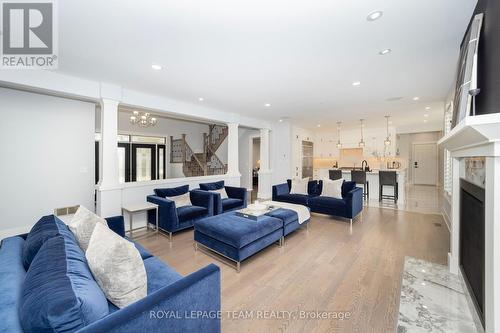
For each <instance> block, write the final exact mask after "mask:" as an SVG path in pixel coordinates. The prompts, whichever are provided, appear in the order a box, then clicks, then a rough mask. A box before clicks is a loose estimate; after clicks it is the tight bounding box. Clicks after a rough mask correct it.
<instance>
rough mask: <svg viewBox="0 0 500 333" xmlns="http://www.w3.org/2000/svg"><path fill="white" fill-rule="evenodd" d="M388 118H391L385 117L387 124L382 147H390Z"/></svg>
mask: <svg viewBox="0 0 500 333" xmlns="http://www.w3.org/2000/svg"><path fill="white" fill-rule="evenodd" d="M390 117H391V116H385V120H386V123H387V137H386V138H385V140H384V145H386V146H390V145H391V138H390V137H389V118H390Z"/></svg>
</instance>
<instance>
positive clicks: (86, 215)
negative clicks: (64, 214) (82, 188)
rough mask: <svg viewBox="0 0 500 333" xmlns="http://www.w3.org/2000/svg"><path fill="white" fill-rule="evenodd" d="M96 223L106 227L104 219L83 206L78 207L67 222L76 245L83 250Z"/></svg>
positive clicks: (85, 248)
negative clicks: (76, 242)
mask: <svg viewBox="0 0 500 333" xmlns="http://www.w3.org/2000/svg"><path fill="white" fill-rule="evenodd" d="M97 223H101V224H102V225H103V226H105V227H106V228H107V227H108V224H107V223H106V220H105V219H103V218H102V217H99V216H97V215H96V214H94V213H92V212H91V211H90V210H88V209H87V208H85V207H83V206H80V207H78V210H77V211H76V213H75V215H74V216H73V218H72V219H71V221H69V222H68V223H67V224H68V227H69V230H71V232H72V233H73V234H74V235H75V238H76V240H77V241H78V245H80V248H81V249H82V250H83V252H85V251H87V247H88V246H89V241H90V237H91V236H92V232H93V231H94V227H95V226H96V224H97Z"/></svg>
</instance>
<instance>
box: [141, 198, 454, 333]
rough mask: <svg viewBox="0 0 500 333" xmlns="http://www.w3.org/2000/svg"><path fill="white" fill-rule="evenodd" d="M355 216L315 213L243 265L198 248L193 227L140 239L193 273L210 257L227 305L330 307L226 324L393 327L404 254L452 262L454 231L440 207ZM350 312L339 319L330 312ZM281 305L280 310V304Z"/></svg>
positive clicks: (293, 328)
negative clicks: (437, 211)
mask: <svg viewBox="0 0 500 333" xmlns="http://www.w3.org/2000/svg"><path fill="white" fill-rule="evenodd" d="M363 215H364V216H363V219H362V220H358V221H357V222H355V223H354V224H353V228H352V233H351V232H350V230H349V223H347V222H346V221H342V220H339V219H335V218H331V217H328V216H324V215H316V214H313V216H312V219H311V223H310V226H309V230H306V229H305V228H303V229H300V230H298V231H297V232H295V233H293V234H291V235H289V236H288V237H287V238H286V240H285V246H284V247H281V248H280V247H278V245H271V246H270V247H268V248H267V249H265V250H263V251H261V252H260V253H258V254H256V255H254V256H253V257H250V258H249V259H247V260H245V261H244V262H243V263H242V266H241V272H240V273H237V272H236V271H235V270H234V269H233V268H231V267H229V266H227V265H225V264H222V263H221V262H220V261H218V260H216V259H214V258H212V257H210V256H208V255H206V254H205V253H203V252H200V251H198V252H195V251H194V248H193V231H192V230H188V231H184V232H181V233H178V234H175V236H174V238H173V242H172V243H169V241H168V239H167V238H166V237H165V236H163V235H155V234H150V235H146V236H145V237H144V238H142V239H140V240H139V242H140V243H141V244H142V245H143V246H144V247H145V248H146V249H148V250H150V251H151V252H152V253H153V254H154V255H156V256H158V257H160V258H161V259H162V260H164V261H166V262H167V263H168V264H169V265H171V266H172V267H173V268H175V269H176V270H177V271H178V272H179V273H180V274H183V275H187V274H189V273H191V272H193V271H195V270H197V269H199V268H201V267H203V266H205V265H207V264H208V263H215V264H216V265H218V266H219V267H220V268H221V274H222V310H223V311H240V310H243V311H251V310H255V311H266V310H271V311H295V310H298V311H326V312H327V313H326V315H327V316H330V318H329V319H315V318H312V319H311V318H310V319H289V318H286V316H284V318H273V319H255V317H256V316H257V313H256V312H254V313H253V315H254V319H253V320H251V319H234V318H233V319H230V318H228V317H226V316H224V317H223V321H222V331H223V332H231V333H233V332H363V333H364V332H394V331H395V330H396V323H397V318H398V307H399V304H398V303H399V296H400V295H399V294H400V285H401V273H402V270H403V264H404V257H405V256H412V257H416V258H419V259H424V260H428V261H431V262H436V263H441V264H446V260H447V253H448V249H449V233H448V230H447V228H446V225H445V223H444V221H443V219H442V217H441V216H440V215H432V214H420V213H414V212H406V211H398V210H391V209H382V208H374V207H365V210H364V214H363ZM334 311H335V312H347V313H349V314H350V318H347V319H344V320H339V319H336V318H333V319H332V316H335V314H334V313H332V312H334ZM275 313H278V312H275Z"/></svg>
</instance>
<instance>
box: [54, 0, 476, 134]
mask: <svg viewBox="0 0 500 333" xmlns="http://www.w3.org/2000/svg"><path fill="white" fill-rule="evenodd" d="M58 3H59V36H60V37H59V54H60V57H59V71H60V72H63V73H67V74H71V75H76V76H80V77H85V78H89V79H94V80H98V81H105V82H109V83H116V84H119V85H121V86H124V87H127V88H131V89H136V90H140V91H144V92H148V93H154V94H159V95H164V96H168V97H172V98H177V99H180V100H184V101H192V102H193V103H204V104H206V105H209V106H212V107H215V108H219V109H221V110H224V111H229V112H236V113H240V114H244V115H248V116H254V117H262V118H266V119H269V120H277V119H279V118H282V117H290V118H291V120H292V121H293V122H294V123H296V124H298V125H301V126H304V127H311V128H315V127H316V125H317V124H318V123H321V125H322V128H323V129H325V128H330V127H331V128H334V127H335V126H336V125H335V122H336V121H338V120H341V121H344V123H345V125H346V126H356V125H357V123H358V119H359V118H365V119H367V126H370V125H371V124H375V123H377V125H380V124H384V118H383V116H384V115H385V114H391V115H392V117H393V124H394V126H401V127H408V126H410V127H411V125H412V124H419V125H422V123H423V120H424V116H423V115H424V114H425V113H428V114H429V117H428V119H429V120H428V122H427V123H425V124H429V125H431V124H434V125H436V124H440V122H441V119H442V110H443V102H442V101H443V100H444V99H445V97H446V95H447V93H448V91H449V90H450V88H451V85H452V83H453V76H454V72H455V66H456V59H457V58H458V47H459V43H460V40H461V38H462V35H463V33H464V31H465V28H466V26H467V23H468V21H469V18H470V16H471V15H472V11H473V7H474V5H475V0H386V1H377V0H357V1H353V0H330V1H328V0H324V1H318V0H313V1H311V0H309V1H306V0H304V1H290V0H274V1H272V0H244V1H237V0H213V1H207V0H199V1H189V0H175V1H160V0H157V1H153V0H149V1H140V2H139V1H130V0H126V1H124V0H121V1H102V0H100V1H98V0H85V1H83V0H71V1H59V2H58ZM373 10H383V11H384V15H383V16H382V18H381V19H379V20H377V21H375V22H368V21H367V20H366V16H367V15H368V13H370V12H372V11H373ZM386 48H391V49H392V53H390V54H388V55H385V56H381V55H379V54H378V52H379V51H381V50H383V49H386ZM152 63H157V64H160V65H162V66H164V69H163V70H161V71H154V70H152V69H151V64H152ZM354 81H361V85H360V86H359V87H353V86H352V82H354ZM414 96H419V97H420V100H419V101H417V102H415V101H413V100H412V97H414ZM199 97H203V98H204V101H203V102H199V101H198V98H199ZM394 97H402V99H401V100H398V101H387V99H390V98H394ZM265 103H271V107H265V106H264V104H265ZM425 106H431V107H432V109H431V110H430V111H426V110H425V109H424V108H425Z"/></svg>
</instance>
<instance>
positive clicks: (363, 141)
mask: <svg viewBox="0 0 500 333" xmlns="http://www.w3.org/2000/svg"><path fill="white" fill-rule="evenodd" d="M363 121H364V119H360V120H359V122H360V125H361V126H360V127H361V140H360V141H359V143H358V146H359V148H363V147H364V146H365V140H363V127H364V125H363Z"/></svg>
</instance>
